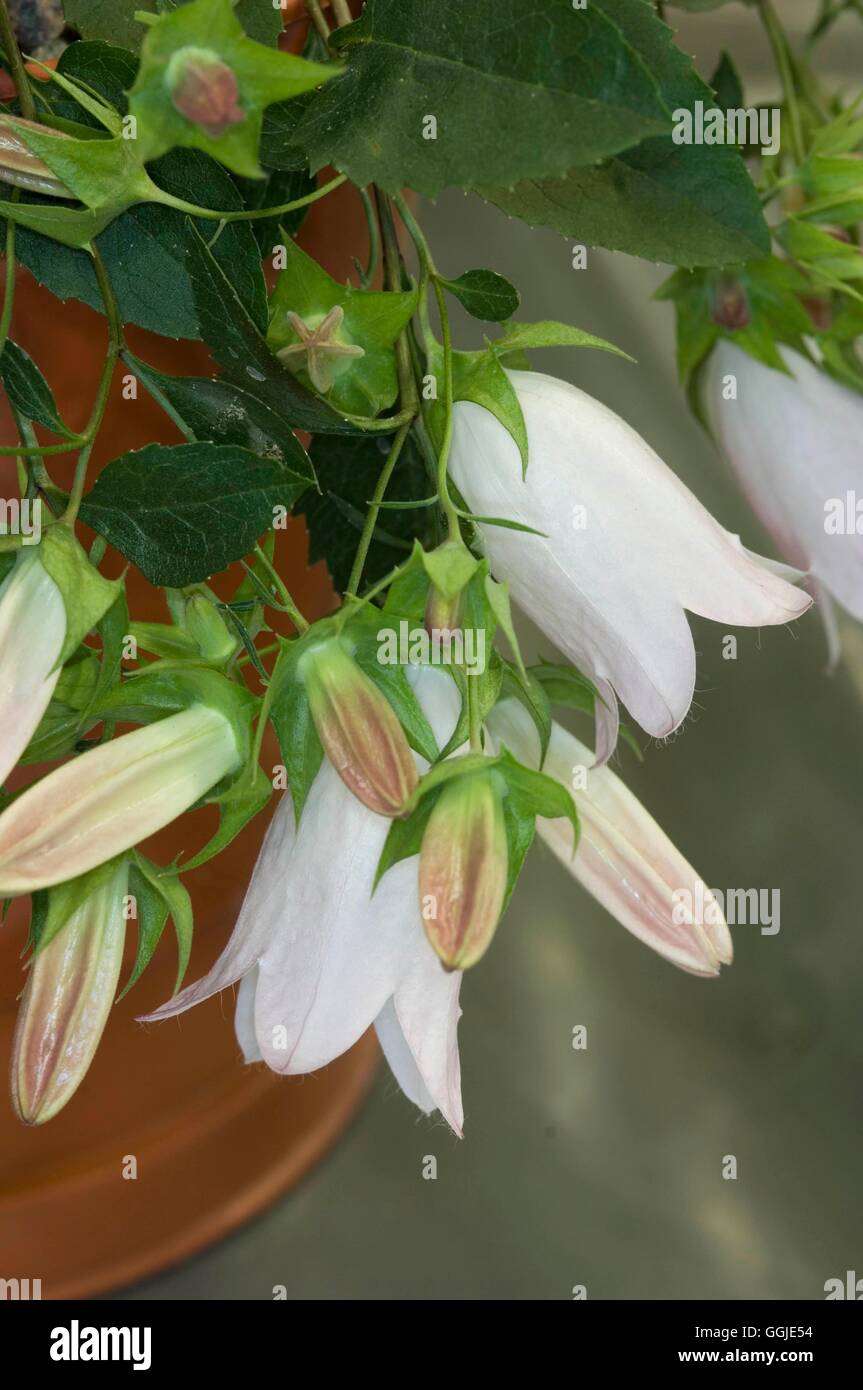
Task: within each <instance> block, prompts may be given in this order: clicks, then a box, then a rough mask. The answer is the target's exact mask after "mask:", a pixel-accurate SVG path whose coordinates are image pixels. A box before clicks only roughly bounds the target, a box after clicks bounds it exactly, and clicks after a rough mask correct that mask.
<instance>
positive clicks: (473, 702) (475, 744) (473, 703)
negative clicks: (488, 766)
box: [465, 674, 482, 753]
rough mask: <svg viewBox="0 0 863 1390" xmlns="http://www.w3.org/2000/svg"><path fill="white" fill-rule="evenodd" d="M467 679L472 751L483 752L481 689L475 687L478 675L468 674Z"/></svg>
mask: <svg viewBox="0 0 863 1390" xmlns="http://www.w3.org/2000/svg"><path fill="white" fill-rule="evenodd" d="M465 680H466V681H467V715H468V728H469V730H470V746H471V751H472V752H474V753H481V752H482V730H481V724H480V717H479V691H478V690H476V689H475V688H474V687H475V685H476V677H475V676H471V675H468V674H466V675H465Z"/></svg>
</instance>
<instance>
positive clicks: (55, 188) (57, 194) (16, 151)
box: [0, 116, 72, 198]
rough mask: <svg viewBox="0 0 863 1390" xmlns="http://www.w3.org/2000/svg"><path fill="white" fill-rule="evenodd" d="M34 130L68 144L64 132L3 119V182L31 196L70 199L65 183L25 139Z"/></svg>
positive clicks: (0, 134) (0, 138) (0, 136)
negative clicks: (23, 189) (21, 189)
mask: <svg viewBox="0 0 863 1390" xmlns="http://www.w3.org/2000/svg"><path fill="white" fill-rule="evenodd" d="M27 130H33V131H36V133H37V134H39V135H50V136H51V137H52V138H53V139H56V140H68V139H69V136H68V135H67V134H66V133H65V131H62V130H52V129H51V127H50V126H46V125H40V124H39V122H38V121H25V120H23V119H22V118H21V117H20V116H2V117H0V180H2V182H3V183H9V184H12V185H13V187H15V188H26V189H28V190H29V191H30V192H31V193H44V194H47V195H48V196H49V197H53V198H71V197H72V194H71V193H70V192H69V189H68V188H67V187H66V185H65V184H64V183H61V182H60V180H59V179H58V178H56V176H55V175H54V174H53V173H52V172H51V170H50V169H49V168H48V165H47V164H45V163H44V162H43V161H42V160H41V159H39V158H38V157H37V156H36V155H35V154H34V153H33V151H32V150H31V149H30V147H29V145H28V144H27V142H26V141H25V140H24V139H23V137H22V134H21V132H22V131H27Z"/></svg>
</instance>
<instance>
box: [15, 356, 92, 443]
mask: <svg viewBox="0 0 863 1390" xmlns="http://www.w3.org/2000/svg"><path fill="white" fill-rule="evenodd" d="M0 381H2V382H3V385H4V386H5V388H6V394H7V396H8V397H9V402H10V404H11V406H12V408H13V410H15V411H16V412H17V413H18V414H19V415H23V416H24V418H25V420H33V421H34V422H35V423H36V424H37V425H44V426H45V428H46V429H49V430H53V432H54V434H59V435H62V436H63V437H64V438H66V439H77V437H78V436H77V435H76V434H75V431H74V430H70V429H69V427H68V425H66V424H64V423H63V420H62V419H61V417H60V412H59V411H58V409H57V402H56V401H55V400H54V393H53V391H52V390H51V387H50V386H49V385H48V383H47V381H46V380H45V378H44V376H43V375H42V373H41V372H40V370H39V368H38V367H37V366H36V363H35V362H34V361H33V358H32V357H31V356H30V354H29V353H27V352H25V351H24V349H23V348H22V347H19V346H18V344H17V343H13V342H12V341H11V339H9V340H7V342H6V346H5V348H4V350H3V354H2V356H0Z"/></svg>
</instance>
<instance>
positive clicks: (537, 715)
mask: <svg viewBox="0 0 863 1390" xmlns="http://www.w3.org/2000/svg"><path fill="white" fill-rule="evenodd" d="M500 698H501V699H502V700H506V699H510V698H512V699H515V700H518V701H519V703H520V704H522V705H524V707H525V709H526V710H527V712H528V714H529V715H530V717H531V719H532V720H533V722H534V724H535V725H536V731H537V733H538V734H539V744H540V765H542V763H544V762H545V755H546V753H547V752H548V742H549V739H550V738H551V705H550V702H549V697H548V693H547V691H546V690H545V688H544V687H543V685H542V684H541V682H540V681H539V680H538V679H537V677H536V675H535V673H534V670H533V668H531V669H530V670H528V671H527V672H526V673H525V674H524V675H522V674H521V672H519V671H518V670H517V669H516V668H514V667H513V666H511V665H510V664H509V662H508V661H507V662H504V663H503V680H502V683H501V689H500Z"/></svg>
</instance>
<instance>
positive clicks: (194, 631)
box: [183, 593, 239, 666]
mask: <svg viewBox="0 0 863 1390" xmlns="http://www.w3.org/2000/svg"><path fill="white" fill-rule="evenodd" d="M183 622H184V625H185V628H186V631H187V632H188V634H189V636H190V637H191V638H192V640H193V641H194V642H195V644H196V646H197V648H198V651H199V652H200V653H201V656H202V657H203V658H204V660H205V661H211V662H213V664H214V665H216V666H224V665H225V664H226V663H227V662H228V661H230V659H231V657H232V656H233V655H234V653H235V651H236V650H237V647H238V645H239V639H238V638H237V637H235V636H234V634H233V633H232V632H229V631H228V628H227V627H226V625H225V623H224V621H223V619H222V618H221V617H220V616H219V613H218V612H217V610H216V608H215V606H214V605H213V604H212V603H211V602H210V600H209V599H208V598H207V596H206V594H200V593H199V594H191V595H190V596H189V598H188V599H187V600H186V607H185V611H184V613H183Z"/></svg>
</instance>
